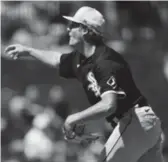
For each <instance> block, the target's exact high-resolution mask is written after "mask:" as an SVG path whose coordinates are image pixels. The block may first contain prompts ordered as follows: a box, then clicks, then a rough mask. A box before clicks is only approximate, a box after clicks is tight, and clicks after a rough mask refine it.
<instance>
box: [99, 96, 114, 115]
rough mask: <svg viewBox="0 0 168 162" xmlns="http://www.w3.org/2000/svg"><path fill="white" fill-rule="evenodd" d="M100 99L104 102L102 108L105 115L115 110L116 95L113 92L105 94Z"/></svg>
mask: <svg viewBox="0 0 168 162" xmlns="http://www.w3.org/2000/svg"><path fill="white" fill-rule="evenodd" d="M102 101H103V103H104V109H105V112H106V113H107V115H109V114H112V113H114V112H115V111H116V106H117V105H116V95H115V94H111V93H110V94H107V95H104V96H103V97H102Z"/></svg>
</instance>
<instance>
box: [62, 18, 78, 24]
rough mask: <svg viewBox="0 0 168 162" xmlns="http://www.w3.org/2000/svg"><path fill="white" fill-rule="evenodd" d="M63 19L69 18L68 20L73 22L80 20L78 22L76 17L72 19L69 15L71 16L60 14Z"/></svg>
mask: <svg viewBox="0 0 168 162" xmlns="http://www.w3.org/2000/svg"><path fill="white" fill-rule="evenodd" d="M62 17H63V18H64V19H67V20H69V21H73V22H76V23H81V22H79V21H77V20H76V19H74V18H73V17H71V16H62Z"/></svg>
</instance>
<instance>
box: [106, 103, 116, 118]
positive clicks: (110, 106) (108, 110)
mask: <svg viewBox="0 0 168 162" xmlns="http://www.w3.org/2000/svg"><path fill="white" fill-rule="evenodd" d="M105 107H106V108H105V109H106V110H105V111H106V113H107V115H109V114H113V113H114V112H115V111H116V103H115V102H109V103H106V106H105Z"/></svg>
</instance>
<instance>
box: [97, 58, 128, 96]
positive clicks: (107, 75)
mask: <svg viewBox="0 0 168 162" xmlns="http://www.w3.org/2000/svg"><path fill="white" fill-rule="evenodd" d="M122 69H123V66H122V65H121V64H119V63H115V62H112V61H110V60H107V61H104V62H103V63H101V64H100V65H98V67H97V68H96V79H97V82H98V85H99V87H100V95H101V96H103V95H104V94H105V93H109V92H113V93H115V94H117V95H118V97H119V98H124V97H125V96H126V93H125V92H124V90H123V89H122V88H121V87H120V84H119V83H120V82H121V80H120V79H121V77H120V76H121V71H122Z"/></svg>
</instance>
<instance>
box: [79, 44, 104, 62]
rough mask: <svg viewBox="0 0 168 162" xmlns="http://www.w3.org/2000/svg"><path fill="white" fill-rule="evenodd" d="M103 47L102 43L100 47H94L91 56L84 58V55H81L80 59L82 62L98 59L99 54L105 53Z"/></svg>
mask: <svg viewBox="0 0 168 162" xmlns="http://www.w3.org/2000/svg"><path fill="white" fill-rule="evenodd" d="M105 47H106V46H105V44H104V43H102V44H101V45H98V46H97V47H96V49H95V52H94V54H93V55H91V56H90V57H88V58H86V57H85V56H84V55H82V54H81V56H80V58H81V60H83V61H84V62H87V61H92V60H95V59H96V58H97V57H99V56H100V55H101V54H103V53H104V52H105Z"/></svg>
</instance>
